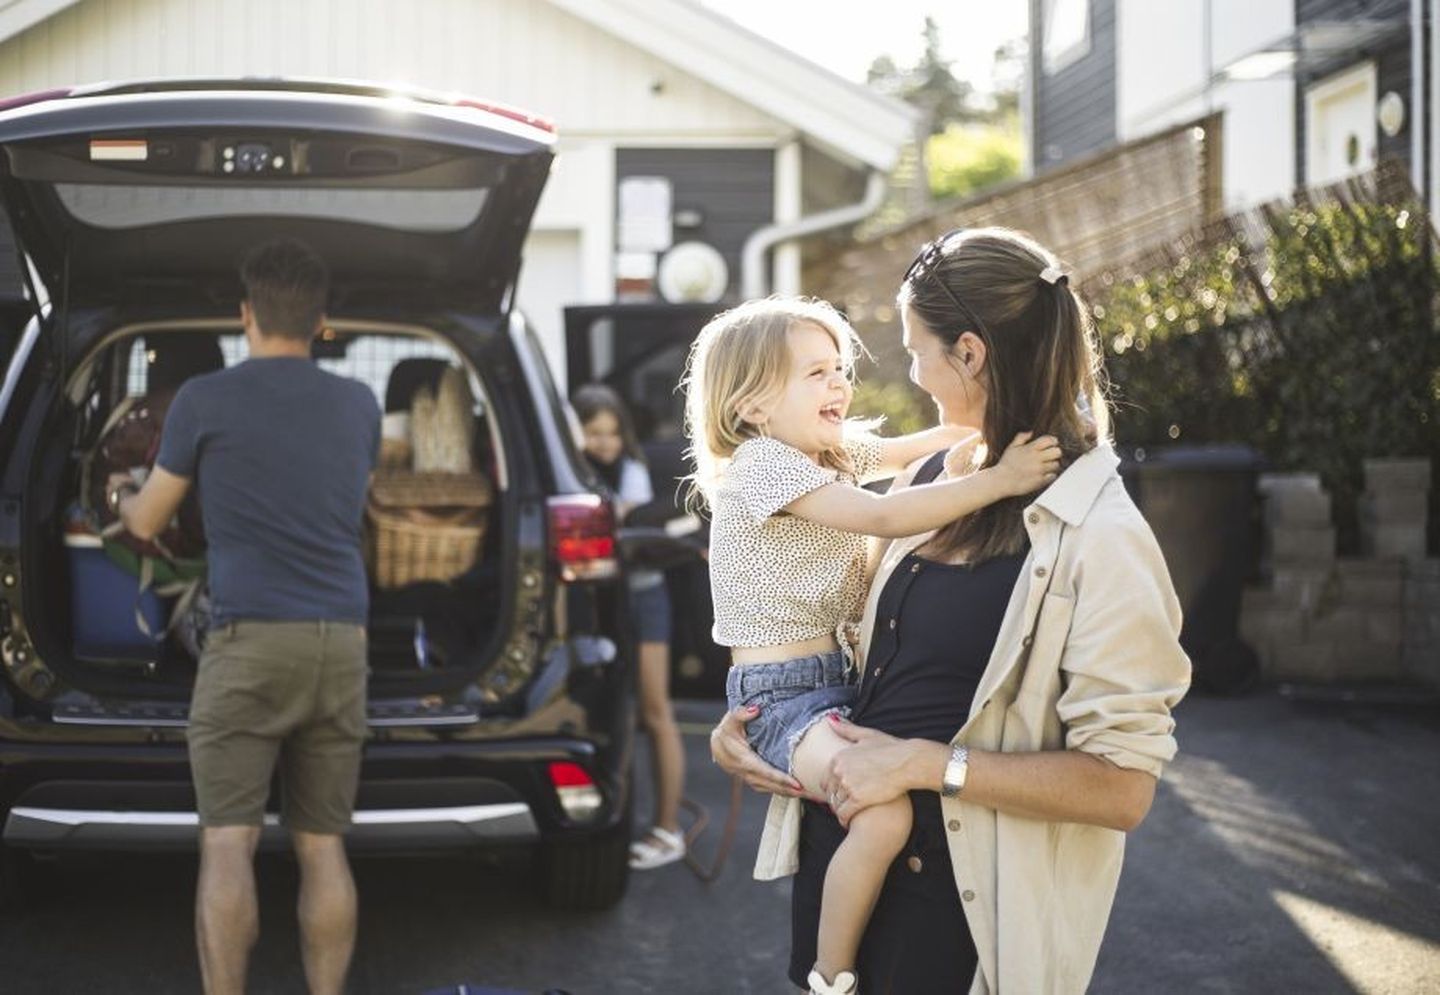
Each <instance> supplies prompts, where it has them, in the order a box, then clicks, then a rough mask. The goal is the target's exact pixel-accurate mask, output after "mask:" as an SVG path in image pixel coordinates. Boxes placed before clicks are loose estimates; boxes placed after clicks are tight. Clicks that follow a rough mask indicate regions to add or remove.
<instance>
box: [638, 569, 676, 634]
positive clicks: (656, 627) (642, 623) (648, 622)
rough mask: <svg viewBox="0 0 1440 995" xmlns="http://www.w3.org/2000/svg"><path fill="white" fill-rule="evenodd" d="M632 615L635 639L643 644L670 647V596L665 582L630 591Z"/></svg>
mask: <svg viewBox="0 0 1440 995" xmlns="http://www.w3.org/2000/svg"><path fill="white" fill-rule="evenodd" d="M630 615H631V618H633V619H634V621H635V637H636V638H637V639H639V640H640V642H642V643H664V644H665V645H666V646H669V645H670V594H669V592H668V591H667V590H666V589H665V582H664V581H663V580H662V581H661V582H660V583H658V584H651V585H649V586H647V587H641V588H632V589H631V591H630Z"/></svg>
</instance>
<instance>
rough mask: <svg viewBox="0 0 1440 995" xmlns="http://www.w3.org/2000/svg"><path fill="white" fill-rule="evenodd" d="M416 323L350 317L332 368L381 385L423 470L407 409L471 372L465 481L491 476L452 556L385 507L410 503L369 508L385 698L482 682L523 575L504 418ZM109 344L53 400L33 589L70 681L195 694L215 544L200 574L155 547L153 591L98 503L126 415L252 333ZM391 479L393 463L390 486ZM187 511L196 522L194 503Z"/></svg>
mask: <svg viewBox="0 0 1440 995" xmlns="http://www.w3.org/2000/svg"><path fill="white" fill-rule="evenodd" d="M414 331H415V330H413V329H412V330H410V333H408V334H407V333H399V332H395V333H386V332H385V331H383V330H379V329H377V328H376V326H375V325H373V324H368V323H367V324H366V325H365V326H364V328H363V330H357V331H348V330H347V326H346V324H345V323H344V322H336V323H335V325H334V326H333V328H331V329H329V330H327V333H326V335H325V336H324V337H323V338H322V339H320V340H317V343H316V347H315V354H316V361H317V362H318V363H319V364H320V365H321V366H322V367H323V368H326V369H328V370H330V371H331V372H335V373H338V374H340V375H343V376H349V377H352V378H355V379H359V380H361V381H362V382H365V383H367V384H368V385H369V386H371V388H372V389H373V390H374V391H375V392H376V396H377V400H379V401H380V403H381V404H382V406H383V408H384V409H385V410H386V412H387V418H386V422H385V429H384V431H385V433H386V440H385V442H384V445H383V448H382V461H384V462H385V463H386V465H387V466H388V468H389V469H390V470H394V469H398V468H401V467H406V468H408V465H409V462H408V461H409V460H411V459H412V458H413V455H412V454H413V449H410V451H407V449H409V448H410V447H407V446H406V445H405V444H404V443H402V442H401V439H402V435H403V430H404V428H405V422H406V418H405V415H406V413H407V412H408V411H409V409H410V408H411V406H412V404H413V402H414V399H415V397H416V396H417V395H418V394H420V393H421V392H425V391H429V392H431V393H430V396H435V394H436V393H437V392H438V388H439V386H440V383H441V381H442V379H443V378H445V377H446V376H447V374H446V373H445V371H446V370H451V371H454V372H452V373H450V374H448V377H449V378H450V379H451V380H452V386H453V385H454V383H458V382H462V381H463V382H464V384H465V395H466V397H467V401H468V408H469V411H470V413H471V415H472V418H473V421H472V422H471V423H470V430H471V434H470V438H471V441H470V443H469V453H468V456H469V468H470V471H471V472H470V473H469V474H468V475H460V474H457V475H456V479H457V480H461V481H462V482H465V485H466V486H470V485H471V484H470V482H471V481H474V482H477V483H476V486H478V488H479V492H480V493H478V494H477V495H469V496H467V500H468V499H469V497H471V496H473V497H475V500H474V501H471V502H470V505H471V506H470V508H469V509H468V510H467V511H466V513H465V515H464V516H463V520H464V523H465V524H464V525H462V526H460V527H457V528H454V529H452V531H451V532H450V533H449V536H450V541H449V542H448V543H447V544H446V549H445V550H444V552H443V558H441V559H438V560H437V559H436V558H434V557H433V556H431V557H429V558H427V557H426V556H423V555H422V556H418V557H417V556H416V554H415V552H414V550H413V549H407V548H406V547H404V546H403V543H402V544H399V545H398V546H397V544H396V543H395V542H394V541H393V540H394V536H393V535H391V536H389V537H388V538H387V537H385V536H384V535H383V533H384V530H385V529H386V528H387V524H386V521H385V520H382V519H381V518H377V517H376V512H377V511H379V512H381V513H387V512H388V513H389V514H390V515H391V516H392V517H395V516H398V518H399V520H400V524H399V525H396V526H393V528H399V529H403V528H404V527H405V525H404V522H405V516H406V511H407V509H405V508H403V507H402V508H399V509H396V508H393V507H392V508H389V509H384V508H379V509H377V507H376V506H375V505H374V504H373V502H372V509H371V513H370V514H369V515H367V522H366V540H367V541H366V568H367V574H368V575H369V579H370V603H371V614H370V619H369V632H370V665H371V671H372V678H371V696H372V699H384V698H386V697H399V698H407V699H408V698H414V697H417V696H424V695H436V694H445V693H447V692H448V693H454V692H456V691H458V690H459V689H461V688H463V687H464V686H466V685H469V684H472V683H473V682H474V681H475V680H476V678H477V676H478V675H479V674H480V673H481V672H482V671H483V670H484V669H485V668H486V666H487V664H488V663H489V662H491V660H492V659H493V658H494V657H495V655H496V654H497V653H498V652H499V646H500V645H501V644H502V643H503V641H504V639H505V635H506V634H505V633H504V632H502V631H501V629H502V625H501V617H502V616H501V607H502V605H503V603H504V601H505V598H504V591H505V588H506V586H507V582H506V579H507V578H509V577H512V576H513V574H514V571H515V564H514V562H513V559H514V557H513V550H511V549H509V548H508V547H509V545H510V544H507V543H506V542H505V535H506V531H507V530H506V528H505V527H504V521H505V514H506V512H505V509H504V503H505V495H506V491H507V488H506V486H505V483H506V454H505V453H504V452H503V451H502V446H501V443H500V441H499V440H500V439H501V437H502V433H501V432H500V431H499V426H498V425H497V424H496V422H495V419H496V417H497V413H496V412H495V411H494V410H493V409H492V408H491V406H490V405H489V403H488V397H487V394H486V392H485V388H484V386H483V384H482V383H481V381H480V380H479V378H478V377H477V376H475V375H474V373H473V372H472V370H471V367H470V366H469V364H468V362H467V361H466V360H465V359H464V358H463V357H462V356H461V355H460V354H459V353H458V352H457V350H456V349H455V348H454V347H453V346H452V345H450V344H448V343H446V341H445V340H444V339H443V338H440V337H439V336H434V337H426V336H418V335H416V334H413V332H414ZM100 341H101V342H103V343H104V344H103V345H101V346H100V347H99V348H98V349H96V350H95V351H94V352H93V353H92V355H91V356H89V357H87V358H86V359H85V360H83V361H81V362H80V363H78V364H77V366H76V372H75V375H74V376H73V377H72V378H71V381H70V389H69V390H68V392H67V395H66V396H65V397H64V398H55V399H53V404H52V405H51V411H50V414H49V416H48V417H47V419H46V421H45V427H44V429H43V434H42V437H41V442H40V444H39V446H38V447H37V456H36V458H35V460H34V461H33V463H32V466H31V473H30V475H29V488H28V494H27V500H26V504H27V505H28V506H29V507H32V508H37V509H40V514H39V515H38V516H36V518H35V519H34V520H33V526H34V530H33V532H34V535H35V536H36V537H37V539H38V541H35V542H32V543H31V544H29V547H28V549H29V552H30V555H29V557H28V559H29V561H30V562H29V563H28V564H27V565H26V572H27V575H28V576H29V577H31V578H33V581H32V583H33V584H34V585H35V587H34V590H35V591H36V592H38V593H39V597H35V598H32V599H29V605H30V608H31V611H30V612H29V613H28V614H29V618H28V623H29V626H30V630H31V635H32V637H33V638H34V640H35V643H36V646H37V649H38V650H39V651H40V652H41V653H42V656H43V658H44V659H45V660H46V661H47V663H48V664H50V665H51V666H52V667H53V668H54V669H55V670H56V672H57V673H58V674H59V675H60V676H61V677H62V678H63V679H64V681H65V683H66V684H67V685H69V686H71V687H74V688H76V689H77V690H79V691H81V692H84V693H87V694H90V695H94V696H97V697H100V698H104V699H107V700H110V701H114V700H115V699H117V698H118V699H126V698H129V699H135V700H144V701H165V700H171V701H176V702H181V701H184V700H186V699H188V696H189V693H190V688H191V686H192V684H193V681H194V676H195V667H196V660H197V654H198V650H199V648H200V647H201V646H203V639H204V636H203V632H204V629H205V626H206V623H207V621H208V618H207V615H208V610H207V601H208V599H207V597H206V595H207V591H206V588H205V586H204V570H203V552H202V553H201V555H200V556H199V557H183V556H182V557H179V558H178V559H179V562H180V564H181V566H182V567H183V566H185V565H187V564H190V563H193V562H195V561H197V560H198V564H199V570H198V571H191V573H194V574H197V576H195V577H193V578H191V577H189V576H178V577H176V576H171V575H172V574H175V573H177V571H176V570H175V562H172V561H171V560H169V559H168V558H166V557H155V556H151V557H148V558H149V559H150V561H151V564H152V567H153V568H154V572H155V574H156V582H155V583H154V584H153V585H152V587H151V589H149V590H142V581H141V577H140V575H138V574H137V569H138V568H139V567H140V565H141V562H142V559H143V558H141V557H137V554H136V553H135V552H134V550H133V549H131V548H130V546H128V545H126V543H125V542H124V541H123V540H121V539H120V538H119V537H117V536H111V537H107V538H102V537H101V535H99V534H98V533H99V532H100V531H101V528H100V526H101V524H102V523H103V520H104V517H105V516H104V513H103V512H102V511H101V510H100V509H98V508H96V507H95V504H96V500H95V498H94V495H95V494H96V493H97V488H96V487H95V486H94V485H93V484H91V483H90V478H91V477H93V475H94V474H96V473H100V472H102V471H103V470H104V463H105V460H106V459H107V458H111V457H112V456H113V454H112V453H111V449H112V448H113V447H106V446H102V443H104V442H106V441H107V440H113V439H114V438H115V437H116V433H117V432H118V431H121V429H119V428H117V426H118V425H120V424H121V423H122V422H123V420H124V416H125V414H126V413H131V414H132V416H134V417H137V418H139V419H140V420H141V421H143V420H144V419H143V416H139V415H137V414H135V413H137V412H139V411H141V410H142V409H144V406H145V405H146V404H148V403H150V402H152V401H154V400H155V399H156V398H163V397H165V396H167V395H168V394H169V393H170V392H173V389H175V388H177V387H178V386H179V383H178V382H176V381H177V380H180V381H183V379H185V378H188V376H191V375H196V374H200V373H204V372H209V370H210V369H213V368H217V366H216V364H219V365H233V364H234V363H235V362H238V361H241V360H242V359H243V356H244V353H245V347H244V341H243V336H241V335H240V334H239V330H238V328H237V327H236V323H235V322H234V321H233V320H224V319H211V320H207V321H195V322H176V321H169V322H164V323H160V324H158V325H150V326H140V327H137V328H134V329H130V330H124V331H119V332H112V333H110V334H106V335H101V336H100ZM197 346H198V348H197ZM177 356H178V357H179V359H178V360H177V359H176V358H175V357H177ZM167 357H169V359H168V362H167ZM177 373H178V375H177ZM146 410H148V409H146ZM154 410H156V411H157V413H158V414H159V415H161V416H163V410H161V409H160V408H158V407H157V408H156V409H154ZM156 437H157V438H158V431H157V432H156ZM385 479H389V478H387V469H386V468H385V467H382V469H381V470H379V471H377V485H376V486H377V488H378V487H379V486H380V484H381V483H383V481H384V480H385ZM450 500H454V498H450ZM434 514H436V510H435V509H433V508H426V509H422V510H421V511H420V513H419V515H418V517H419V519H420V520H421V521H430V520H431V519H432V518H433V517H434ZM178 517H179V519H180V520H181V521H182V522H183V521H184V520H185V509H183V508H182V512H181V515H180V516H178ZM452 520H453V519H452ZM467 544H468V545H467ZM510 586H513V585H510Z"/></svg>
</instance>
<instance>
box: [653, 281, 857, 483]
mask: <svg viewBox="0 0 1440 995" xmlns="http://www.w3.org/2000/svg"><path fill="white" fill-rule="evenodd" d="M802 322H809V323H810V324H814V325H818V326H819V327H820V328H823V329H824V330H825V331H826V332H827V333H829V335H830V337H831V338H832V339H834V340H835V348H836V349H837V350H838V351H839V353H840V363H841V367H842V368H843V369H844V371H845V376H846V378H847V379H849V380H852V381H853V379H854V369H855V358H856V356H858V355H867V353H866V352H865V346H864V345H863V344H862V343H861V341H860V338H859V336H857V335H856V334H855V329H853V328H851V327H850V323H849V322H848V321H846V320H845V318H844V317H843V316H842V315H841V314H840V312H839V311H837V310H835V308H834V307H833V306H831V305H830V304H828V303H827V302H825V301H822V300H818V299H815V298H810V297H766V298H763V299H761V300H753V301H746V302H745V303H744V304H740V305H738V306H737V307H733V308H731V309H730V310H728V311H724V312H721V313H720V314H717V315H716V316H715V317H714V318H711V319H710V321H709V323H707V324H706V325H705V327H704V328H702V329H701V330H700V334H699V335H698V336H696V337H695V342H694V344H693V345H692V346H691V347H690V358H689V360H688V362H687V363H686V369H685V378H684V379H683V380H682V381H681V384H682V385H683V386H684V388H685V435H686V437H687V438H689V440H690V449H689V456H690V458H691V460H692V461H693V462H694V465H695V472H694V473H693V474H691V476H690V485H691V488H690V500H691V501H692V502H693V501H695V500H696V499H697V496H698V498H699V499H700V500H702V501H705V502H708V501H709V500H710V499H711V495H712V494H713V493H714V487H715V482H716V480H717V478H718V476H719V474H720V472H721V471H722V470H723V469H724V467H725V464H726V462H727V461H728V460H729V459H730V457H731V456H733V455H734V454H735V450H736V449H738V448H739V447H740V444H741V443H742V442H744V441H745V440H746V439H752V438H755V437H756V436H758V435H763V434H764V429H763V428H762V427H760V426H756V425H753V424H751V423H750V422H747V421H746V420H745V419H744V418H742V417H741V415H740V412H741V411H743V410H745V409H746V408H747V407H749V406H750V405H752V404H757V403H761V404H763V403H765V402H767V401H768V400H770V399H771V398H773V397H775V396H776V395H777V394H778V393H779V392H780V391H782V390H784V389H785V381H786V379H787V378H788V376H789V374H790V341H789V337H788V334H787V333H788V332H789V330H790V329H791V328H792V327H793V326H795V325H797V324H800V323H802ZM867 427H868V426H867ZM820 460H821V463H822V464H823V465H825V466H828V467H830V468H831V469H836V470H842V471H846V472H849V471H850V469H851V466H850V460H849V458H848V457H847V456H846V455H845V451H844V450H843V449H832V450H827V451H825V452H824V453H821V455H820Z"/></svg>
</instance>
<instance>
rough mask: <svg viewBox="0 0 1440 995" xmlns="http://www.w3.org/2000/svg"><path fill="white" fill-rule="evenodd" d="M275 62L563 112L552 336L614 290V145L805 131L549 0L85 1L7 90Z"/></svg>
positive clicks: (21, 44) (550, 201)
mask: <svg viewBox="0 0 1440 995" xmlns="http://www.w3.org/2000/svg"><path fill="white" fill-rule="evenodd" d="M277 75H283V76H323V77H339V78H353V79H365V80H375V81H380V82H385V81H395V82H403V83H406V84H409V85H412V86H420V87H425V88H429V89H435V90H441V91H450V92H456V93H463V94H467V95H472V96H478V97H483V98H486V99H491V100H498V101H502V102H504V103H509V104H514V105H516V106H518V107H523V108H525V109H526V110H530V111H534V112H536V113H539V114H543V115H545V116H547V117H550V118H551V119H553V120H554V121H555V122H556V126H557V130H558V132H559V135H560V144H559V159H558V162H557V166H556V169H555V172H554V174H553V175H552V176H551V179H550V182H549V183H548V184H547V187H546V192H545V195H544V197H543V199H542V200H541V203H540V206H539V209H538V211H537V213H536V218H535V226H534V227H535V234H534V235H533V236H532V238H531V240H530V244H529V247H528V250H527V252H528V255H529V256H530V258H531V261H532V264H533V265H532V267H531V268H530V269H529V270H528V273H527V275H529V276H530V278H531V280H532V281H533V282H532V283H531V285H530V286H528V287H524V288H521V292H520V297H521V299H522V300H524V301H526V302H528V303H530V304H532V305H537V304H539V303H540V301H539V300H537V298H543V299H544V301H545V304H544V306H543V310H544V312H545V313H544V314H540V313H537V314H536V320H537V323H538V324H539V325H540V326H541V330H542V333H544V335H545V337H546V340H547V345H550V346H553V345H554V343H555V341H556V339H557V337H558V326H557V322H558V316H559V313H558V304H559V303H566V302H569V301H571V300H573V301H582V302H587V303H595V302H602V301H608V300H610V299H611V298H612V296H613V276H612V261H611V260H612V236H611V230H612V225H613V217H614V189H613V186H614V152H615V149H616V148H617V147H623V146H636V145H665V146H685V145H701V146H716V147H736V146H741V147H745V146H761V147H772V146H776V145H778V144H780V143H781V142H782V141H786V140H789V139H790V138H792V137H793V135H794V129H793V128H792V127H790V126H788V125H785V124H783V123H781V122H780V121H778V120H777V119H775V118H773V117H771V116H769V115H767V114H765V113H763V112H761V111H760V110H758V109H756V108H755V107H753V106H751V105H750V104H747V103H745V102H743V101H741V100H738V99H736V98H735V97H733V96H731V95H730V94H728V93H726V92H724V91H722V90H720V89H717V88H716V87H714V86H711V85H710V84H708V83H705V82H703V81H701V80H699V79H697V78H695V77H694V76H691V75H688V74H687V73H685V72H684V71H682V70H681V69H679V68H677V67H676V66H674V65H672V64H670V63H667V62H664V61H662V60H661V59H658V58H656V57H655V56H653V55H650V54H649V53H647V52H644V51H641V50H640V49H638V48H636V47H634V46H633V45H630V44H628V43H626V42H624V41H622V40H620V39H619V38H618V37H615V36H613V35H611V34H608V33H606V32H605V31H602V30H599V29H597V28H595V27H594V26H592V25H590V24H588V23H586V22H584V21H581V20H580V19H578V18H576V17H574V16H572V15H570V14H568V13H565V12H564V11H562V10H559V9H557V8H556V7H554V6H552V5H551V4H550V3H548V2H545V0H81V2H79V3H77V4H75V5H74V6H72V7H70V8H68V9H66V10H64V11H62V12H61V13H59V14H56V15H55V16H53V17H51V18H49V19H47V20H44V21H42V22H40V23H38V24H36V25H35V26H34V27H32V28H30V29H28V30H26V31H24V32H22V33H21V34H19V35H17V36H16V37H14V38H11V39H9V40H8V41H5V42H3V43H0V98H3V97H6V96H11V95H14V94H17V93H25V92H29V91H33V90H43V89H47V88H50V87H55V86H65V85H68V84H78V83H93V82H100V81H106V80H125V79H142V78H151V77H170V76H201V77H236V76H277ZM560 233H564V234H563V235H562V234H560ZM557 246H563V249H560V248H557ZM567 266H569V267H578V268H577V269H575V271H574V272H571V273H564V272H562V270H563V269H564V268H565V267H567ZM542 274H543V275H542ZM542 284H543V285H544V287H543V289H542V286H541V285H542ZM556 293H562V294H569V295H572V296H571V297H569V298H568V299H567V301H561V302H557V301H556V300H554V299H553V298H554V297H555V294H556ZM551 312H553V314H552V313H551ZM552 360H554V361H555V362H556V365H557V367H559V366H560V365H561V363H560V357H559V356H552Z"/></svg>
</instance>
